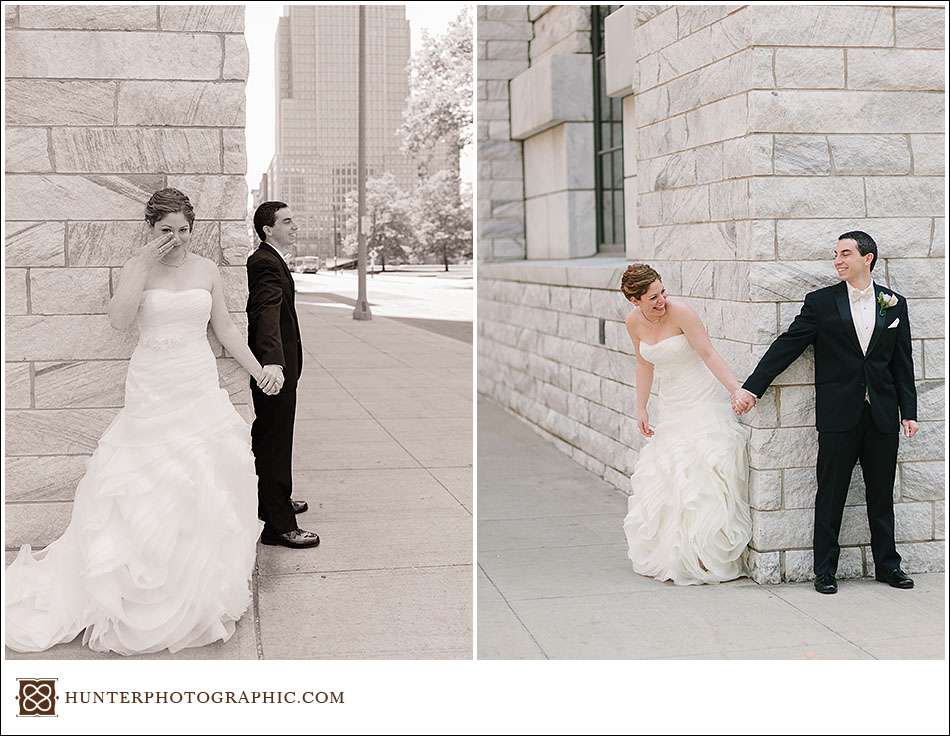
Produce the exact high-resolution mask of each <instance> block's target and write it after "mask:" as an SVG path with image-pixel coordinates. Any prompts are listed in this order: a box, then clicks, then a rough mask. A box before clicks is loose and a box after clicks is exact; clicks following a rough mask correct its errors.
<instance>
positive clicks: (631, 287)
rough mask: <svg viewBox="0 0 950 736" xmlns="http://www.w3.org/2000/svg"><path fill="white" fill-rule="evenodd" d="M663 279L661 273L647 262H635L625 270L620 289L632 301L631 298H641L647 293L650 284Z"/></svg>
mask: <svg viewBox="0 0 950 736" xmlns="http://www.w3.org/2000/svg"><path fill="white" fill-rule="evenodd" d="M662 280H663V279H661V278H660V274H658V273H657V272H656V271H654V270H653V269H652V268H650V267H649V266H648V265H647V264H645V263H634V264H633V265H632V266H628V267H627V270H626V271H624V272H623V276H622V277H621V278H620V291H621V292H623V295H624V296H625V297H626V298H627V301H630V299H639V298H640V297H642V296H643V295H644V294H646V293H647V290H648V289H649V288H650V284H652V283H653V282H654V281H662Z"/></svg>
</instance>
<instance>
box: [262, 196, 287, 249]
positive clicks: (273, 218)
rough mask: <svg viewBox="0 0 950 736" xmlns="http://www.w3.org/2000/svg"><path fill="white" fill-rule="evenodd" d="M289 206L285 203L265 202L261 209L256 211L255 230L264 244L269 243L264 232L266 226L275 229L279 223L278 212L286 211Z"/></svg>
mask: <svg viewBox="0 0 950 736" xmlns="http://www.w3.org/2000/svg"><path fill="white" fill-rule="evenodd" d="M286 206H287V204H286V203H284V202H264V203H263V204H262V205H261V206H260V207H258V208H257V209H256V210H254V230H256V231H257V237H259V238H260V239H261V242H262V243H264V242H266V241H267V233H265V232H264V226H265V225H269V226H270V227H274V223H275V222H277V211H278V210H282V209H284V207H286Z"/></svg>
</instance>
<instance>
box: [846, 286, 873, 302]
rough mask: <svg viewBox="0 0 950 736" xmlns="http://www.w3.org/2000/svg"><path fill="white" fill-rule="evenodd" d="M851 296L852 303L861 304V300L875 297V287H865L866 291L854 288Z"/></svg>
mask: <svg viewBox="0 0 950 736" xmlns="http://www.w3.org/2000/svg"><path fill="white" fill-rule="evenodd" d="M850 297H851V303H852V304H860V303H861V302H863V301H866V300H868V299H873V298H874V287H873V286H869V287H868V288H867V289H865V290H864V291H858V290H857V289H853V290H852V291H851V292H850Z"/></svg>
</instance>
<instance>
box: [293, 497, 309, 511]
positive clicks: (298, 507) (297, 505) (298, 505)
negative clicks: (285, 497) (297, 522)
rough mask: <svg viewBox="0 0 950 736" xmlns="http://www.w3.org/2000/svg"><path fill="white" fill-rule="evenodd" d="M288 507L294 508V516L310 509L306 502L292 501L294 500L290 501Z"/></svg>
mask: <svg viewBox="0 0 950 736" xmlns="http://www.w3.org/2000/svg"><path fill="white" fill-rule="evenodd" d="M290 505H291V506H293V507H294V513H295V514H302V513H303V512H304V511H306V510H307V509H309V508H310V507H309V506H308V505H307V502H306V501H294V499H290Z"/></svg>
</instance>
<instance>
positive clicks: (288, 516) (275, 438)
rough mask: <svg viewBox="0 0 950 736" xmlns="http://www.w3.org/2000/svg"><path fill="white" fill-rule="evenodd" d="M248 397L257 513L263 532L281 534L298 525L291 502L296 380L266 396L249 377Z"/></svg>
mask: <svg viewBox="0 0 950 736" xmlns="http://www.w3.org/2000/svg"><path fill="white" fill-rule="evenodd" d="M251 397H252V399H253V400H254V415H255V418H254V423H253V424H252V425H251V449H252V451H253V452H254V466H255V469H256V471H257V515H258V516H259V517H260V519H261V520H262V521H263V522H264V530H265V531H269V532H273V533H276V534H283V533H284V532H289V531H293V530H294V529H296V528H297V518H296V516H295V515H294V509H293V505H292V504H291V503H290V496H291V492H292V491H293V468H292V461H293V449H294V418H295V416H296V413H297V382H296V381H289V380H288V381H286V382H285V383H284V385H283V388H281V390H280V393H278V394H276V395H275V396H268V395H267V394H265V393H264V392H263V391H261V390H260V389H259V388H258V387H257V385H256V384H255V383H254V382H253V380H252V381H251Z"/></svg>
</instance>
